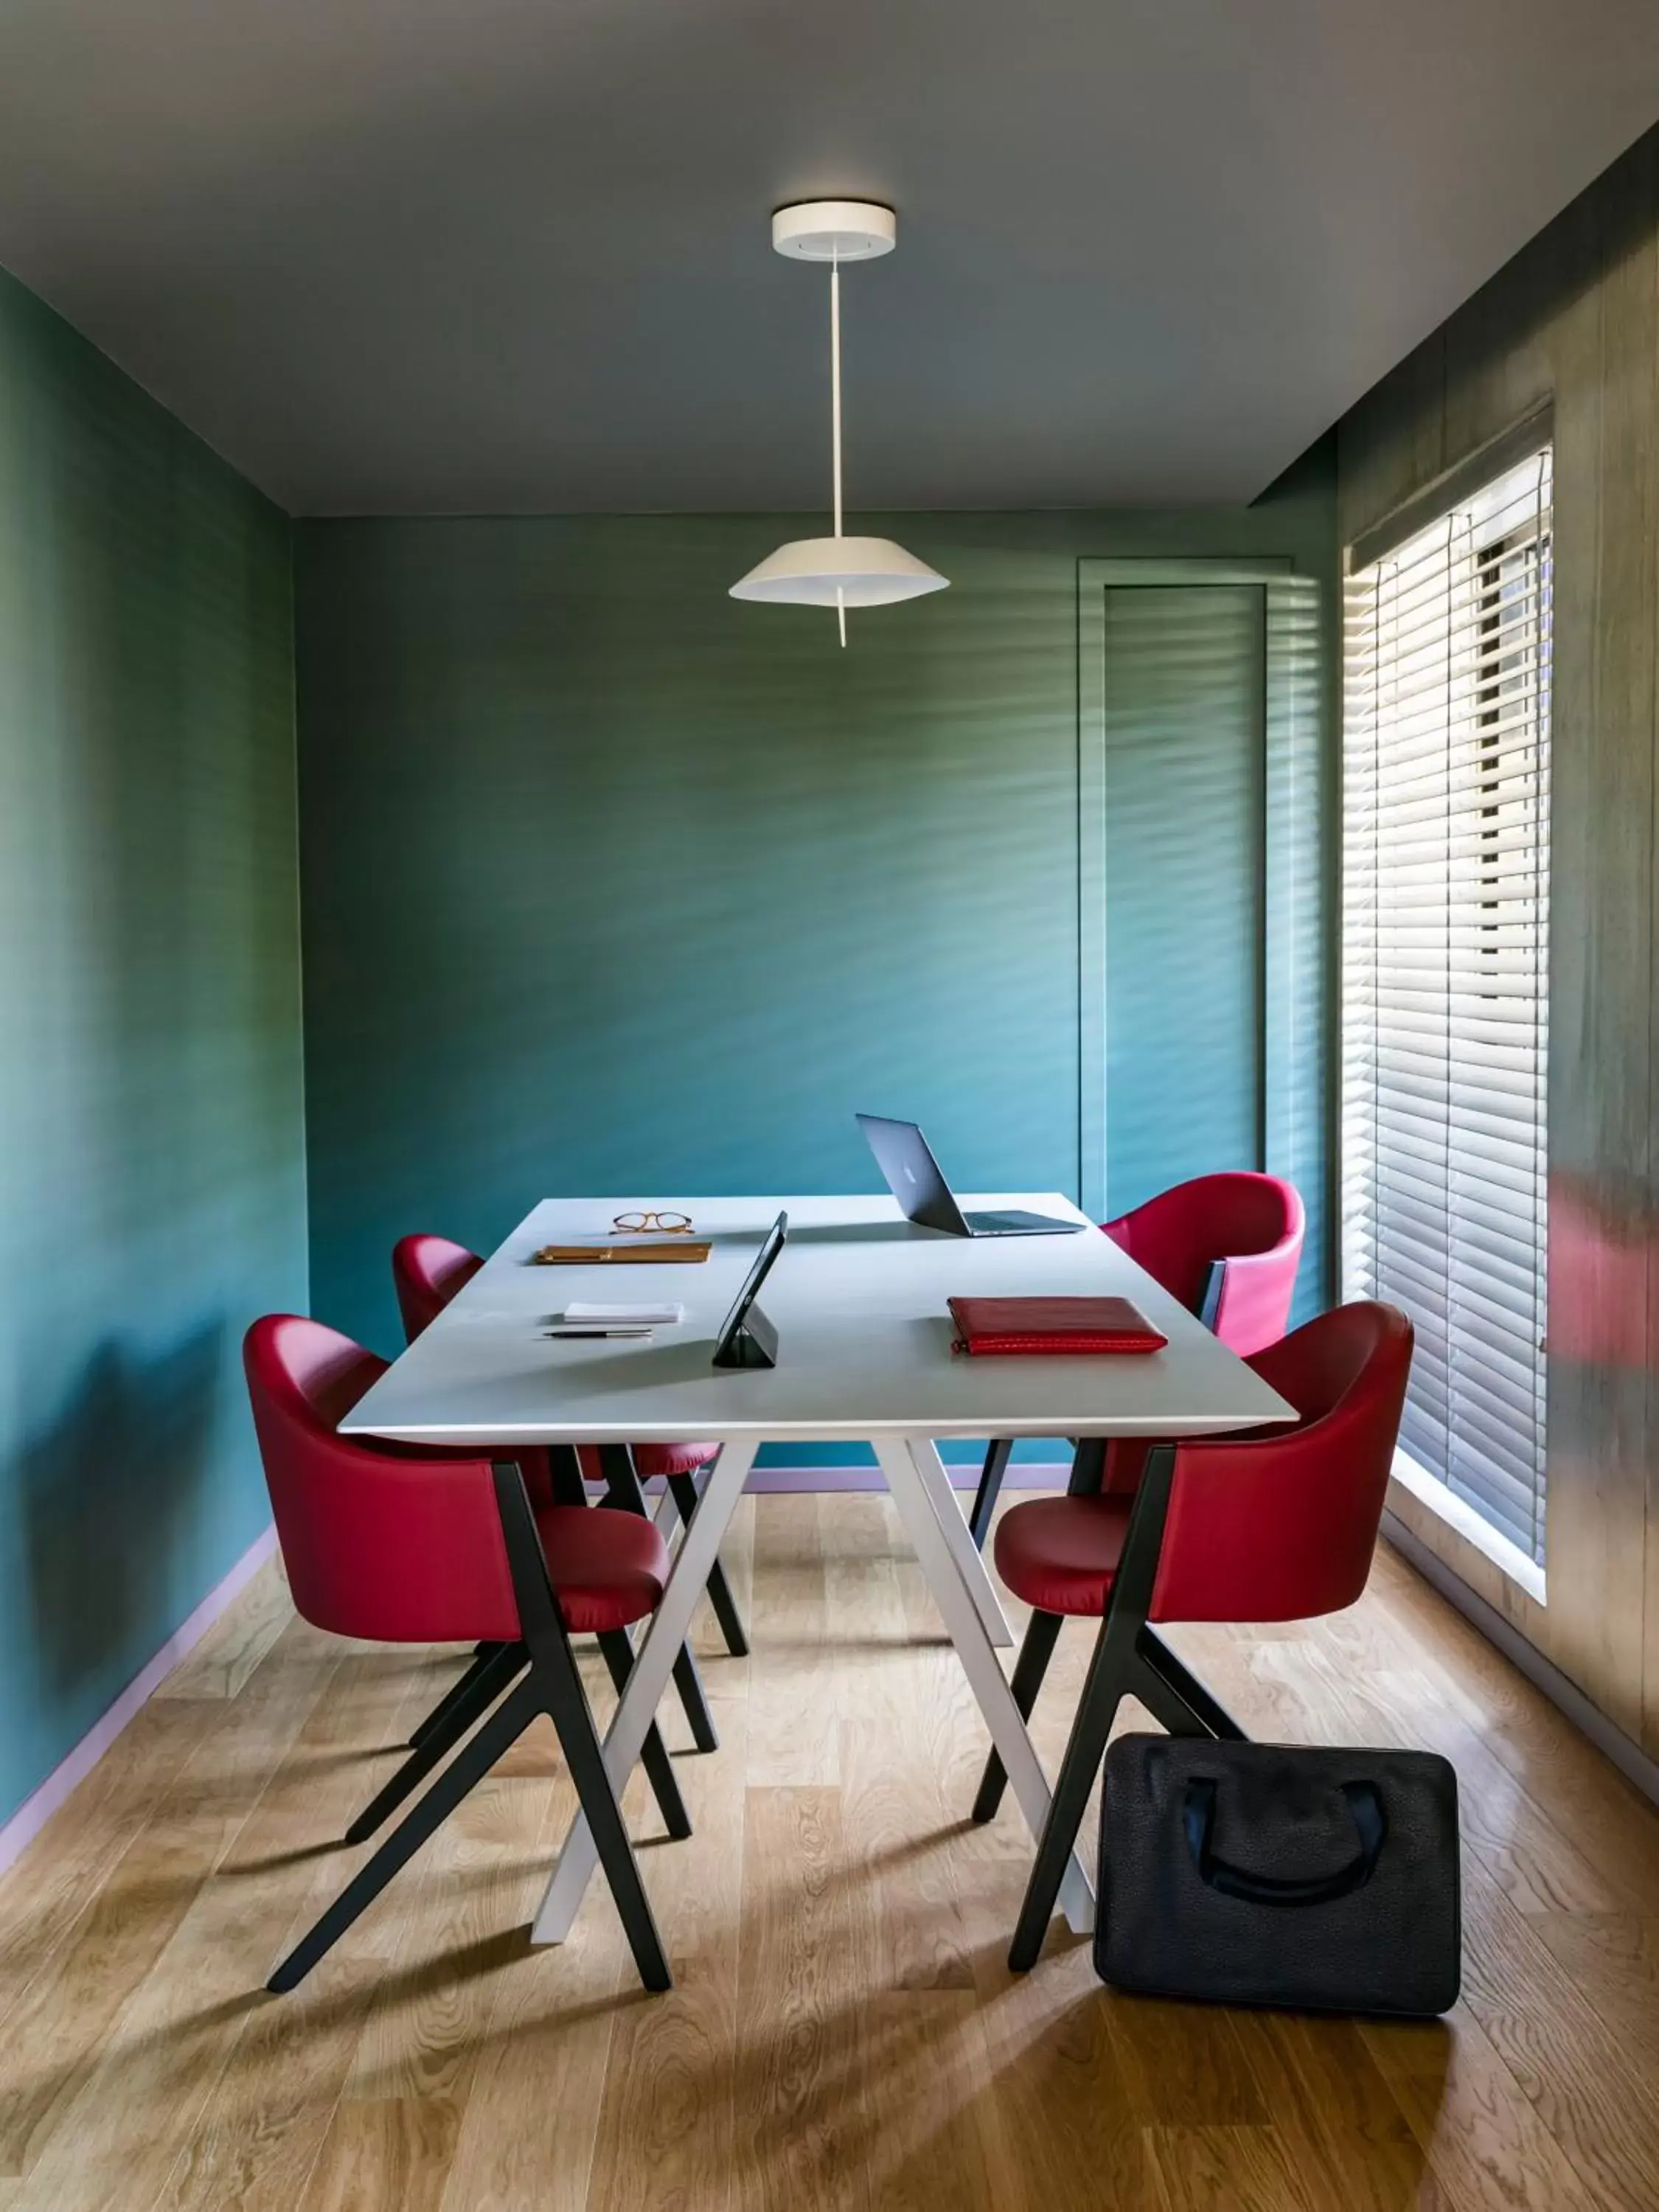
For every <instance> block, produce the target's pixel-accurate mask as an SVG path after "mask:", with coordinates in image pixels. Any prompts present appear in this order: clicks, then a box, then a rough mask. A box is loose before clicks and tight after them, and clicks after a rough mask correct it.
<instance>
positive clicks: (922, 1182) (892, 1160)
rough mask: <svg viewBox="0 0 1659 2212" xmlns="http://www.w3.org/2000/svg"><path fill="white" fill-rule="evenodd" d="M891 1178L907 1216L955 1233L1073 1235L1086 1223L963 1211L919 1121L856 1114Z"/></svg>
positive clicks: (889, 1184)
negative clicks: (940, 1168)
mask: <svg viewBox="0 0 1659 2212" xmlns="http://www.w3.org/2000/svg"><path fill="white" fill-rule="evenodd" d="M853 1118H854V1121H857V1123H858V1125H859V1127H860V1129H862V1130H863V1132H864V1135H865V1141H866V1143H867V1144H868V1146H869V1147H870V1149H871V1151H872V1152H873V1153H874V1154H875V1156H876V1165H877V1166H878V1168H879V1169H880V1170H881V1171H882V1173H883V1175H884V1176H886V1178H887V1188H888V1189H889V1190H890V1191H891V1192H892V1194H893V1195H894V1197H895V1198H896V1199H897V1200H898V1202H899V1206H900V1208H901V1210H902V1212H903V1213H904V1216H905V1218H906V1219H907V1220H910V1221H914V1222H915V1224H916V1225H917V1226H918V1227H919V1228H921V1229H942V1230H943V1231H945V1234H946V1235H947V1236H950V1237H1068V1236H1074V1235H1075V1234H1076V1233H1077V1231H1079V1229H1081V1228H1083V1227H1084V1226H1085V1224H1084V1223H1082V1222H1081V1221H1062V1220H1060V1218H1059V1217H1058V1216H1057V1215H1055V1214H1052V1213H1026V1212H1021V1211H1019V1210H1018V1209H1017V1208H1016V1209H1014V1210H1012V1211H1011V1212H1006V1213H1001V1212H998V1213H990V1212H979V1213H964V1212H963V1210H962V1208H961V1207H960V1206H958V1205H957V1202H956V1200H955V1199H954V1198H953V1197H952V1196H951V1186H950V1184H949V1183H948V1182H945V1177H944V1176H943V1175H942V1174H941V1173H940V1171H939V1162H938V1161H937V1160H936V1159H935V1158H933V1148H932V1146H930V1145H929V1144H928V1142H927V1138H926V1137H924V1136H923V1135H922V1133H921V1130H920V1129H919V1128H918V1127H916V1125H915V1122H914V1121H887V1120H885V1119H884V1117H883V1116H882V1115H879V1114H856V1115H854V1117H853Z"/></svg>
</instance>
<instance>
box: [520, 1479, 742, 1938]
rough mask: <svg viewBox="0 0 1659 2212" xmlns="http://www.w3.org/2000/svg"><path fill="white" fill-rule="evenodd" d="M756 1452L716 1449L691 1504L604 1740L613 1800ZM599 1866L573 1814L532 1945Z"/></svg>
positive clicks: (582, 1818) (560, 1924) (565, 1927)
mask: <svg viewBox="0 0 1659 2212" xmlns="http://www.w3.org/2000/svg"><path fill="white" fill-rule="evenodd" d="M757 1449H758V1447H757V1446H756V1445H755V1444H752V1443H745V1444H736V1443H732V1444H724V1445H722V1446H721V1448H720V1457H719V1458H718V1459H717V1460H716V1461H715V1462H714V1469H713V1472H712V1473H711V1474H710V1475H709V1477H708V1481H707V1483H706V1484H705V1485H704V1486H703V1493H702V1497H701V1498H699V1499H698V1500H697V1510H696V1512H695V1513H694V1514H693V1515H692V1516H691V1518H690V1521H689V1522H687V1524H686V1527H685V1531H684V1534H683V1535H682V1536H681V1538H680V1547H679V1550H678V1552H677V1553H675V1555H674V1563H673V1565H672V1566H671V1568H670V1569H669V1573H668V1583H667V1586H666V1588H665V1589H664V1591H663V1594H662V1602H661V1603H660V1604H659V1606H658V1607H657V1610H656V1612H655V1613H653V1615H652V1617H651V1626H650V1627H649V1628H648V1629H647V1632H646V1636H645V1641H644V1642H643V1643H642V1644H641V1646H640V1648H639V1651H638V1653H637V1655H636V1656H635V1661H634V1671H633V1673H632V1674H629V1678H628V1684H627V1687H626V1688H625V1689H624V1690H623V1693H622V1697H621V1699H620V1700H619V1701H618V1703H617V1710H616V1711H615V1713H614V1714H613V1715H612V1716H611V1726H610V1729H608V1731H607V1732H606V1735H605V1772H606V1773H607V1774H608V1775H609V1776H610V1778H611V1788H612V1789H613V1790H616V1791H617V1794H618V1795H619V1796H620V1794H621V1791H622V1788H623V1784H624V1783H625V1782H626V1781H627V1779H628V1778H629V1775H630V1774H631V1773H632V1772H633V1771H634V1765H635V1761H636V1760H637V1759H638V1758H639V1755H640V1752H641V1748H642V1747H643V1745H644V1743H645V1738H646V1731H647V1729H649V1727H650V1725H651V1723H652V1721H653V1719H654V1718H655V1717H656V1711H657V1707H658V1706H659V1705H660V1704H661V1702H662V1696H663V1692H664V1691H665V1689H666V1688H667V1687H668V1681H669V1677H670V1675H671V1674H672V1673H673V1670H674V1659H675V1656H676V1654H677V1653H678V1650H679V1648H680V1646H681V1644H684V1641H685V1638H686V1632H687V1631H688V1629H689V1628H690V1626H691V1616H692V1614H693V1613H695V1612H696V1609H697V1600H698V1599H699V1598H700V1597H701V1596H702V1591H703V1585H704V1583H706V1582H707V1581H708V1573H709V1570H710V1568H711V1567H712V1566H713V1565H714V1560H715V1558H716V1556H717V1555H718V1553H719V1551H720V1541H721V1539H722V1538H723V1537H724V1535H725V1534H726V1529H727V1528H728V1527H729V1526H730V1524H731V1520H732V1515H733V1514H734V1513H735V1512H736V1511H737V1510H738V1499H739V1498H741V1497H742V1496H743V1486H744V1483H745V1482H746V1481H747V1480H748V1479H749V1470H750V1468H751V1467H752V1466H753V1465H754V1463H755V1454H756V1451H757ZM598 1864H599V1851H598V1850H597V1848H596V1847H595V1845H594V1842H593V1836H592V1831H591V1829H590V1828H589V1827H588V1825H587V1820H586V1814H583V1813H581V1812H580V1811H579V1812H578V1813H577V1814H576V1817H575V1820H574V1821H573V1822H572V1823H571V1827H570V1832H569V1834H568V1836H567V1837H566V1838H565V1839H564V1848H563V1850H562V1851H561V1852H560V1853H559V1858H558V1863H557V1865H556V1867H555V1868H554V1869H553V1874H552V1878H551V1880H550V1881H549V1883H548V1885H547V1888H546V1891H545V1892H544V1895H543V1898H542V1901H541V1904H540V1905H539V1906H538V1909H537V1913H536V1918H535V1923H534V1924H533V1926H532V1929H531V1931H530V1940H531V1942H532V1943H562V1942H563V1941H564V1939H565V1937H566V1936H568V1934H569V1933H570V1929H571V1926H572V1923H574V1920H575V1917H576V1912H577V1909H578V1907H579V1906H580V1904H581V1901H582V1895H583V1893H584V1891H585V1890H586V1887H587V1885H588V1883H589V1881H591V1880H592V1875H593V1869H594V1868H595V1867H596V1866H597V1865H598Z"/></svg>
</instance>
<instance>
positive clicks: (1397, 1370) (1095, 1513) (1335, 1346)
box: [974, 1304, 1412, 1972]
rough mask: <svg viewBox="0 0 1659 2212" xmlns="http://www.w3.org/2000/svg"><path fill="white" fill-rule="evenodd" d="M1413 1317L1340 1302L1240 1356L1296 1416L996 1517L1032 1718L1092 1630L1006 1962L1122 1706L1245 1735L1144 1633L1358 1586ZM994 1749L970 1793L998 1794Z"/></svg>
mask: <svg viewBox="0 0 1659 2212" xmlns="http://www.w3.org/2000/svg"><path fill="white" fill-rule="evenodd" d="M1411 1358H1412V1328H1411V1323H1410V1322H1408V1321H1407V1318H1406V1316H1405V1315H1404V1314H1402V1313H1401V1312H1400V1311H1399V1310H1398V1309H1397V1308H1396V1307H1394V1306H1388V1305H1381V1304H1355V1305H1347V1306H1339V1307H1338V1308H1337V1309H1336V1310H1334V1312H1331V1313H1325V1314H1321V1315H1320V1316H1318V1317H1317V1318H1316V1320H1314V1321H1310V1322H1307V1323H1305V1324H1304V1327H1302V1328H1299V1329H1297V1330H1296V1331H1295V1332H1294V1333H1293V1334H1291V1335H1290V1336H1287V1337H1283V1338H1281V1339H1280V1340H1279V1342H1278V1343H1276V1344H1273V1345H1269V1346H1267V1348H1266V1349H1265V1350H1262V1351H1260V1352H1254V1353H1252V1354H1251V1355H1250V1358H1249V1365H1250V1366H1251V1367H1253V1368H1254V1369H1255V1371H1256V1373H1257V1374H1258V1375H1260V1376H1261V1377H1262V1378H1263V1380H1264V1381H1266V1382H1267V1383H1271V1384H1272V1385H1273V1389H1275V1390H1277V1391H1278V1392H1279V1395H1280V1396H1281V1397H1282V1398H1285V1399H1287V1400H1288V1401H1290V1403H1291V1405H1292V1406H1294V1407H1296V1409H1297V1416H1298V1419H1297V1421H1296V1423H1295V1425H1293V1426H1289V1427H1281V1428H1276V1429H1264V1430H1262V1431H1260V1432H1252V1433H1246V1434H1242V1435H1238V1436H1235V1437H1230V1438H1226V1439H1218V1440H1216V1441H1214V1442H1206V1443H1183V1444H1181V1445H1179V1446H1178V1447H1177V1446H1174V1445H1170V1444H1158V1445H1154V1446H1153V1447H1152V1449H1151V1451H1150V1452H1149V1454H1148V1456H1147V1460H1146V1469H1145V1472H1144V1474H1143V1475H1142V1477H1141V1480H1140V1482H1139V1486H1138V1488H1137V1489H1136V1490H1135V1491H1134V1492H1132V1493H1129V1494H1124V1493H1122V1492H1105V1493H1099V1494H1097V1495H1095V1496H1093V1497H1066V1498H1034V1499H1031V1500H1030V1501H1028V1502H1026V1503H1024V1504H1019V1505H1016V1506H1014V1507H1012V1509H1011V1510H1009V1511H1008V1512H1007V1513H1006V1514H1005V1515H1004V1516H1003V1518H1002V1521H1001V1522H1000V1524H999V1526H998V1528H997V1533H996V1547H995V1556H996V1565H997V1571H998V1573H999V1574H1000V1576H1001V1577H1002V1579H1003V1581H1004V1582H1005V1583H1006V1584H1007V1586H1008V1588H1009V1589H1011V1590H1012V1592H1013V1593H1014V1595H1016V1596H1017V1597H1020V1598H1023V1599H1024V1601H1026V1603H1027V1604H1029V1605H1030V1606H1031V1607H1032V1608H1033V1611H1032V1613H1031V1619H1030V1626H1028V1628H1027V1630H1026V1632H1025V1639H1024V1643H1023V1644H1022V1645H1021V1647H1020V1654H1019V1658H1018V1662H1017V1664H1016V1666H1015V1669H1014V1679H1013V1685H1012V1686H1013V1691H1014V1696H1015V1700H1016V1702H1017V1703H1018V1706H1019V1709H1020V1711H1021V1712H1022V1713H1024V1714H1029V1713H1030V1710H1031V1707H1032V1705H1034V1704H1035V1703H1036V1692H1037V1689H1038V1687H1039V1686H1040V1684H1041V1682H1042V1676H1043V1674H1044V1672H1045V1671H1046V1669H1047V1667H1048V1659H1049V1656H1050V1655H1051V1653H1052V1652H1053V1650H1054V1642H1055V1639H1056V1638H1057V1637H1058V1635H1059V1632H1060V1622H1061V1620H1063V1619H1064V1618H1065V1617H1066V1615H1068V1614H1083V1615H1085V1616H1087V1617H1088V1618H1090V1619H1091V1620H1098V1621H1099V1622H1100V1624H1101V1626H1100V1635H1099V1638H1098V1640H1097V1644H1096V1645H1095V1653H1094V1657H1093V1659H1092V1660H1091V1662H1090V1666H1089V1674H1088V1679H1087V1680H1086V1682H1085V1686H1084V1691H1083V1697H1082V1700H1081V1702H1080V1704H1079V1707H1078V1713H1077V1718H1076V1720H1075V1722H1074V1723H1073V1728H1072V1736H1071V1741H1070V1742H1069V1743H1068V1745H1067V1746H1066V1757H1065V1759H1064V1762H1063V1763H1062V1765H1061V1767H1060V1778H1059V1779H1058V1781H1057V1782H1056V1784H1055V1785H1054V1799H1053V1802H1052V1803H1051V1805H1050V1807H1049V1811H1048V1820H1047V1822H1046V1824H1045V1826H1044V1827H1043V1832H1042V1838H1041V1840H1040V1842H1039V1844H1038V1847H1037V1856H1036V1866H1035V1867H1034V1868H1033V1869H1032V1873H1031V1880H1030V1886H1029V1887H1028V1888H1027V1890H1026V1893H1025V1902H1024V1906H1023V1907H1022V1909H1021V1911H1020V1916H1019V1925H1018V1929H1017V1930H1016V1932H1015V1936H1014V1941H1013V1947H1012V1949H1011V1951H1010V1953H1009V1959H1008V1962H1009V1965H1010V1966H1012V1967H1013V1968H1014V1969H1015V1970H1016V1971H1017V1972H1018V1971H1020V1970H1022V1969H1024V1967H1027V1966H1030V1965H1032V1964H1033V1963H1034V1961H1035V1960H1036V1955H1037V1954H1038V1952H1039V1951H1040V1950H1041V1949H1042V1938H1043V1935H1044V1933H1045V1931H1046V1929H1047V1928H1048V1919H1049V1916H1050V1914H1051V1913H1052V1912H1053V1911H1054V1899H1055V1898H1056V1896H1057V1895H1058V1893H1059V1889H1060V1879H1061V1877H1062V1875H1064V1873H1065V1869H1066V1861H1067V1859H1068V1857H1070V1854H1071V1850H1072V1845H1073V1842H1074V1840H1075V1838H1076V1836H1077V1831H1078V1826H1079V1822H1080V1820H1082V1817H1083V1811H1084V1807H1085V1803H1086V1802H1087V1800H1088V1796H1089V1792H1090V1790H1091V1788H1092V1787H1093V1784H1094V1778H1095V1776H1096V1774H1097V1772H1098V1771H1099V1768H1100V1762H1101V1759H1102V1758H1103V1755H1104V1753H1105V1749H1106V1743H1107V1739H1108V1737H1109V1735H1110V1734H1111V1729H1112V1723H1113V1721H1114V1720H1115V1717H1116V1714H1117V1709H1118V1706H1119V1705H1120V1703H1121V1700H1122V1699H1124V1698H1125V1697H1128V1696H1133V1697H1136V1698H1138V1699H1139V1700H1140V1702H1141V1703H1142V1704H1143V1705H1146V1707H1147V1708H1148V1709H1149V1711H1151V1712H1152V1714H1153V1715H1154V1716H1155V1717H1156V1718H1157V1719H1158V1720H1159V1721H1160V1722H1162V1723H1163V1724H1164V1727H1165V1728H1166V1729H1169V1730H1170V1733H1171V1734H1172V1735H1212V1736H1226V1737H1232V1738H1235V1739H1237V1738H1238V1737H1240V1736H1242V1735H1243V1730H1242V1729H1240V1728H1239V1727H1238V1725H1237V1723H1236V1722H1235V1721H1234V1720H1233V1719H1232V1718H1231V1716H1230V1715H1229V1714H1228V1712H1227V1711H1225V1708H1224V1707H1223V1706H1222V1705H1220V1704H1219V1703H1218V1700H1217V1699H1215V1698H1213V1697H1212V1695H1211V1694H1210V1692H1209V1691H1208V1690H1206V1688H1205V1686H1204V1685H1203V1684H1202V1683H1201V1682H1200V1681H1199V1680H1197V1679H1196V1677H1195V1676H1194V1675H1193V1674H1191V1673H1190V1672H1189V1671H1188V1668H1185V1667H1184V1666H1182V1662H1180V1660H1178V1659H1177V1658H1176V1656H1175V1654H1174V1652H1172V1651H1171V1650H1170V1649H1169V1647H1168V1645H1167V1644H1164V1642H1163V1640H1162V1639H1161V1638H1159V1637H1158V1635H1157V1634H1155V1632H1154V1630H1153V1626H1152V1624H1153V1623H1154V1622H1158V1623H1162V1622H1165V1621H1172V1620H1223V1621H1269V1620H1310V1619H1313V1618H1314V1617H1316V1615H1318V1614H1320V1613H1335V1612H1338V1611H1340V1609H1341V1607H1344V1606H1348V1605H1352V1604H1353V1602H1354V1601H1355V1600H1356V1599H1357V1598H1358V1596H1359V1595H1360V1593H1361V1592H1362V1591H1363V1590H1364V1587H1365V1581H1366V1577H1367V1576H1368V1575H1369V1574H1370V1564H1371V1554H1372V1552H1373V1551H1374V1549H1375V1548H1376V1532H1377V1527H1378V1524H1379V1522H1381V1520H1382V1517H1383V1500H1384V1498H1385V1495H1386V1493H1387V1490H1388V1483H1389V1468H1390V1467H1391V1466H1392V1465H1393V1462H1394V1448H1395V1437H1396V1436H1397V1435H1398V1433H1399V1429H1400V1415H1401V1407H1403V1405H1404V1403H1405V1397H1406V1383H1407V1376H1408V1375H1409V1374H1410V1371H1411ZM1001 1793H1002V1765H1001V1762H1000V1759H997V1758H996V1756H995V1755H994V1754H993V1756H992V1758H991V1760H990V1762H989V1763H988V1765H987V1767H986V1771H985V1776H984V1779H983V1780H982V1781H981V1784H980V1791H979V1796H978V1797H977V1798H976V1799H975V1804H974V1818H975V1820H989V1819H990V1818H991V1815H992V1814H994V1812H995V1810H996V1808H997V1803H998V1800H999V1799H1000V1796H1001Z"/></svg>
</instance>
